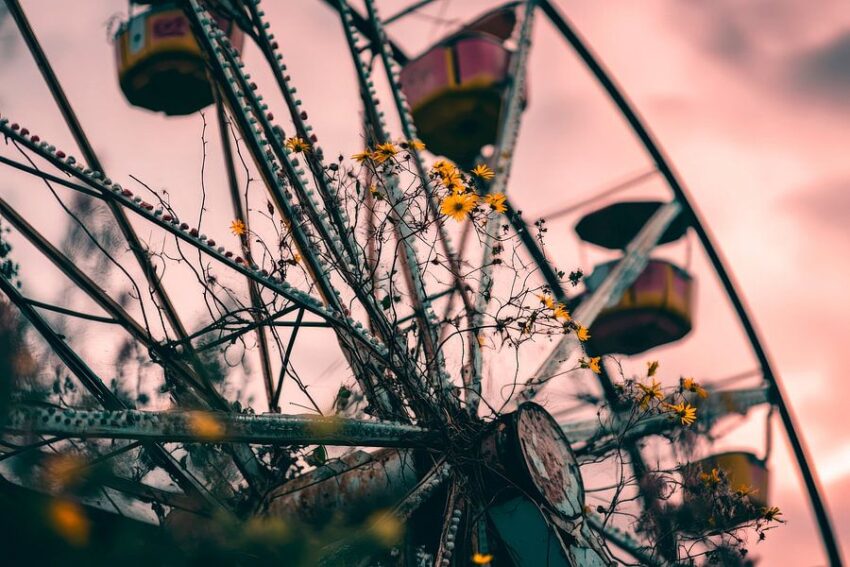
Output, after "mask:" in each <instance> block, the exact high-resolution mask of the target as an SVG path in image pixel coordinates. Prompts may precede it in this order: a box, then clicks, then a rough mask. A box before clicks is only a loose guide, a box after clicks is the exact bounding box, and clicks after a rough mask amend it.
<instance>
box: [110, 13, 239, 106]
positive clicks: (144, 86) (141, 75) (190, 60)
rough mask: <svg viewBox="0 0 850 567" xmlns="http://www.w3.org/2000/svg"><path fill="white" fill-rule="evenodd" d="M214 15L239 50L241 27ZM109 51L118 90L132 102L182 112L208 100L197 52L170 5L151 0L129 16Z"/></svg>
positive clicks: (203, 68)
mask: <svg viewBox="0 0 850 567" xmlns="http://www.w3.org/2000/svg"><path fill="white" fill-rule="evenodd" d="M215 19H216V22H217V23H218V25H219V26H220V27H221V28H222V29H223V30H225V31H226V32H227V34H228V36H229V37H230V41H231V43H232V44H233V45H234V47H236V48H237V49H241V47H242V39H243V36H242V32H241V30H239V28H238V27H237V26H236V25H235V24H234V23H233V22H232V21H230V20H225V19H222V18H215ZM115 53H116V57H117V63H118V81H119V84H120V86H121V90H122V92H123V93H124V96H125V97H126V98H127V101H128V102H129V103H130V104H132V105H133V106H138V107H141V108H147V109H148V110H153V111H154V112H164V113H165V114H167V115H186V114H191V113H193V112H197V111H198V110H200V109H202V108H204V107H206V106H208V105H210V104H212V102H213V93H212V90H211V89H210V84H209V81H208V79H207V69H206V63H205V61H204V57H203V54H202V53H201V49H200V47H199V46H198V43H197V42H196V41H195V37H194V35H193V34H192V30H191V28H190V26H189V21H188V20H187V19H186V16H185V15H184V14H183V11H182V10H181V9H180V8H179V7H177V6H176V5H175V4H173V3H169V2H162V3H155V5H154V6H151V7H150V8H147V9H145V10H144V11H143V12H140V13H138V14H135V15H133V16H131V17H130V19H129V20H128V21H127V22H124V23H123V24H122V25H121V27H120V28H119V29H118V32H117V33H116V35H115Z"/></svg>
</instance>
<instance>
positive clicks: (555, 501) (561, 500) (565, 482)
mask: <svg viewBox="0 0 850 567" xmlns="http://www.w3.org/2000/svg"><path fill="white" fill-rule="evenodd" d="M514 424H515V425H514V426H515V431H516V440H517V443H518V448H519V455H520V457H521V461H522V465H523V468H524V469H525V473H526V475H527V476H528V479H529V481H530V484H531V487H532V488H533V489H534V490H535V491H536V492H537V493H538V496H540V497H541V498H542V499H543V500H544V501H545V502H547V503H548V504H549V506H551V507H552V508H553V509H554V510H556V511H557V512H559V513H560V514H562V515H563V516H564V517H565V518H567V519H571V518H575V517H577V516H579V515H581V514H582V511H583V507H584V486H583V484H582V481H581V473H580V472H579V466H578V461H576V458H575V455H574V454H573V451H572V448H571V447H570V444H569V441H568V440H567V437H566V435H565V434H564V432H563V431H562V430H561V428H560V426H558V423H557V422H556V421H555V419H554V418H553V417H552V416H551V415H550V414H549V412H547V411H546V410H544V409H543V408H542V407H541V406H539V405H537V404H534V403H526V404H523V405H522V406H520V407H519V409H517V411H516V413H515V414H514Z"/></svg>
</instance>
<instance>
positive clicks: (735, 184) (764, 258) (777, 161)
mask: <svg viewBox="0 0 850 567" xmlns="http://www.w3.org/2000/svg"><path fill="white" fill-rule="evenodd" d="M409 2H410V0H380V1H379V3H378V5H379V6H380V7H382V13H383V14H384V15H386V14H390V13H393V12H395V11H396V10H397V9H399V8H400V7H402V6H405V5H406V4H408V3H409ZM557 3H558V4H559V5H560V7H561V8H562V9H563V11H564V12H565V13H566V14H567V16H568V17H569V18H570V19H571V20H572V21H573V22H574V23H575V24H576V25H577V27H578V29H579V30H580V31H581V33H582V34H583V35H584V36H585V37H586V38H587V39H588V41H589V43H590V44H591V45H592V46H593V47H594V48H595V49H596V51H597V52H598V53H599V55H600V56H601V58H602V59H603V60H604V61H605V62H606V64H607V65H608V67H609V68H610V69H611V70H612V72H613V73H614V75H615V76H616V77H617V79H618V80H619V82H620V83H621V84H622V86H623V87H624V88H625V90H626V92H627V93H628V94H629V96H630V97H631V99H632V100H633V101H634V103H635V104H636V106H637V108H638V109H639V110H640V112H641V113H642V114H643V115H644V117H645V118H646V119H647V121H648V123H649V124H650V126H651V128H652V130H653V131H654V132H655V134H656V135H657V137H658V138H659V140H660V141H661V143H662V145H663V146H664V147H665V149H666V150H667V152H668V154H669V155H670V157H671V158H672V160H673V162H674V163H675V165H676V166H677V168H678V169H679V171H680V173H681V175H682V177H683V179H684V180H685V182H686V184H687V185H688V186H689V187H690V190H691V193H692V195H693V197H694V199H695V202H696V204H697V206H698V207H699V208H700V210H701V211H702V213H703V216H704V218H705V219H706V221H707V222H708V224H709V226H710V228H711V230H712V232H713V233H714V235H715V237H716V240H717V242H718V244H719V245H720V248H721V249H722V250H723V252H724V253H725V256H726V258H727V259H728V264H729V267H730V268H731V270H732V272H733V273H734V274H735V276H736V277H737V280H738V282H739V284H740V291H741V292H742V293H743V295H744V296H745V297H746V298H747V299H748V301H749V304H750V307H751V311H752V314H753V315H754V317H755V319H756V321H757V322H758V324H759V327H760V329H761V331H762V335H763V338H764V340H765V343H766V345H767V346H768V348H769V350H770V351H771V352H772V354H773V357H774V359H775V362H776V365H777V369H778V371H779V374H780V375H781V376H782V378H783V382H784V385H785V389H786V391H787V393H788V396H789V401H790V403H791V405H792V406H793V408H794V410H795V413H796V414H797V416H798V420H799V423H800V430H801V432H802V434H803V435H804V437H805V439H806V441H807V442H808V445H809V448H810V450H811V455H812V457H813V460H814V462H815V464H816V466H817V468H818V470H819V472H820V475H821V479H822V483H823V487H824V491H825V493H826V496H827V497H828V499H829V505H830V509H831V511H832V517H833V521H834V524H835V527H836V530H837V535H838V538H839V541H844V542H846V541H848V540H850V511H848V510H850V436H848V435H847V433H846V431H847V427H846V409H845V400H846V399H848V395H849V394H850V385H847V384H844V380H843V379H842V378H841V376H843V375H844V374H845V369H844V366H843V362H844V360H845V357H846V355H845V350H846V347H845V345H844V340H845V339H846V338H847V337H848V336H850V328H848V327H850V324H848V321H850V302H848V301H847V298H846V290H847V289H850V262H848V261H847V259H846V256H845V254H846V253H847V252H848V251H850V161H848V159H847V148H848V147H850V10H848V9H847V6H846V2H840V1H838V0H823V1H822V2H818V3H817V8H816V9H813V5H812V3H809V2H801V1H798V2H793V1H791V0H774V1H771V2H767V1H766V0H747V1H745V2H741V1H740V0H715V1H713V2H688V1H684V0H644V1H642V2H639V3H638V2H628V1H624V0H617V1H613V0H612V1H609V2H604V3H602V2H574V1H566V0H558V2H557ZM265 4H267V6H265V8H266V10H267V11H268V12H269V15H270V19H271V23H272V29H273V31H274V32H275V33H276V35H277V37H278V40H279V42H280V44H281V47H282V51H283V53H284V54H285V57H286V62H287V64H288V65H289V67H290V73H291V74H292V76H293V79H294V81H295V83H296V84H297V85H298V88H299V96H301V98H302V99H303V100H304V101H305V105H306V108H307V110H308V112H309V113H310V119H311V122H312V123H313V125H314V126H315V128H316V132H317V133H318V135H319V137H320V141H321V142H322V145H323V147H324V148H325V151H326V152H328V153H329V154H331V155H332V154H334V153H336V152H338V151H339V152H342V153H343V154H345V155H350V154H351V153H353V152H354V151H357V150H359V149H360V142H359V129H358V128H359V117H358V114H357V108H358V105H357V94H356V91H355V88H354V78H353V73H352V70H351V67H350V63H349V62H348V60H347V59H346V58H347V54H346V52H345V50H344V46H343V43H342V36H341V33H340V26H339V22H338V21H337V19H336V18H335V16H334V14H333V13H332V12H331V11H330V10H329V9H327V8H326V7H325V6H324V5H323V4H322V3H321V2H319V1H318V0H311V1H307V0H298V1H297V2H271V1H269V0H267V2H266V3H265ZM23 5H24V8H25V9H26V10H27V13H28V15H29V16H30V18H31V20H32V24H33V27H34V28H35V30H36V32H37V33H38V34H39V36H40V38H41V40H42V41H43V44H44V47H45V49H46V51H47V53H48V55H49V56H50V58H51V60H52V62H53V64H54V66H55V68H56V70H57V72H58V74H59V76H60V79H62V81H63V84H64V86H65V88H66V90H67V92H68V95H69V97H70V99H71V100H72V101H73V103H74V106H75V109H76V110H77V112H78V113H79V116H80V119H81V121H82V123H83V124H84V126H85V127H86V130H87V132H88V134H89V136H90V138H91V139H92V141H93V143H94V145H95V147H96V149H97V151H98V152H99V153H100V154H101V157H102V159H103V161H104V162H105V163H106V164H107V168H108V169H109V170H110V171H113V172H120V173H121V174H126V173H132V174H134V175H136V176H138V177H140V178H141V179H144V180H145V181H146V182H148V183H150V184H152V185H153V186H156V187H169V188H172V198H173V201H174V202H175V204H176V205H175V207H176V209H177V210H178V211H185V212H192V213H194V212H195V211H197V209H198V206H199V202H200V201H199V197H198V194H197V192H190V191H187V190H185V189H182V188H188V187H196V186H197V179H198V171H199V170H200V130H201V119H200V118H199V117H198V116H197V115H196V116H190V117H185V118H173V119H165V118H163V117H161V116H154V115H151V114H150V113H147V112H145V111H141V110H138V109H132V108H130V107H128V106H127V105H126V103H125V102H124V100H123V98H122V96H121V94H120V92H119V90H118V87H117V81H116V78H115V70H114V59H113V53H112V47H111V46H110V45H109V43H108V41H107V32H106V25H107V22H108V20H109V19H110V17H112V16H114V15H119V14H122V13H123V12H124V11H125V10H126V2H123V1H121V0H97V1H94V0H91V1H89V2H85V3H73V4H64V3H56V2H53V1H51V0H29V1H25V2H23ZM490 5H493V3H492V2H486V1H483V0H475V1H471V0H468V1H464V2H459V1H455V2H445V0H443V1H438V2H436V3H435V4H434V5H433V6H432V7H429V8H428V9H427V10H425V13H426V14H430V15H440V16H441V17H443V18H447V19H451V18H461V19H462V18H466V17H468V16H471V15H474V14H476V13H478V12H480V11H481V10H482V9H483V8H484V7H486V6H490ZM444 9H445V11H443V10H444ZM11 24H12V22H10V21H5V22H2V21H0V61H2V64H0V112H2V114H4V115H10V116H13V117H14V118H15V119H17V120H19V121H20V122H21V123H22V124H25V125H27V126H28V127H29V128H30V130H32V131H33V132H37V133H39V134H41V135H42V137H44V138H47V139H50V140H51V141H53V142H54V143H56V145H57V146H59V147H64V148H72V147H73V145H72V142H71V139H70V136H69V135H68V134H67V132H66V131H65V129H64V126H63V124H62V122H61V120H60V117H59V115H58V113H57V112H56V111H55V110H54V107H53V105H52V102H51V100H50V98H49V93H48V92H47V90H46V89H45V88H44V86H43V85H42V83H41V81H40V77H39V75H38V73H37V70H36V69H35V66H34V65H33V64H32V61H31V59H30V58H29V55H28V54H27V53H26V51H25V49H24V46H23V45H22V44H21V43H20V41H19V40H18V39H17V37H16V32H15V29H14V26H13V25H11ZM448 29H450V28H449V27H440V26H439V25H437V24H434V23H433V21H432V20H431V19H427V18H410V19H409V20H407V21H405V22H402V23H400V24H398V25H396V26H393V27H392V28H390V31H391V33H392V34H394V35H395V36H396V37H399V38H403V41H401V44H402V46H404V47H405V49H406V50H407V51H408V53H411V54H416V53H418V52H420V51H421V49H423V48H424V47H425V46H426V45H427V44H428V43H429V42H430V41H433V40H434V39H437V38H438V37H439V36H440V35H441V34H442V33H444V32H445V31H448ZM246 62H247V64H248V66H249V67H251V66H252V64H253V66H254V68H256V69H258V68H259V67H258V65H257V63H258V57H257V53H256V52H254V51H253V50H249V51H248V52H247V54H246ZM530 65H531V67H530V81H531V83H530V89H531V105H530V107H529V109H528V111H527V113H526V117H525V122H524V124H523V129H522V131H521V137H520V145H519V150H518V152H517V159H516V170H515V172H514V175H513V176H512V183H511V189H510V193H511V195H512V197H513V198H514V199H516V201H517V202H518V203H519V205H520V208H523V209H525V210H527V211H528V212H529V213H537V212H543V211H546V210H550V209H553V208H558V206H560V205H568V204H570V203H571V202H574V201H578V200H580V199H582V198H584V197H586V196H588V195H589V194H590V193H591V192H592V191H594V190H595V189H597V188H602V187H604V186H606V185H607V184H610V183H611V182H612V181H616V180H619V179H622V178H624V177H626V176H628V175H629V174H630V173H632V172H635V171H640V170H642V169H643V168H644V167H646V161H645V157H644V156H643V154H642V153H641V151H640V148H639V147H638V146H637V145H636V143H635V141H634V140H633V139H632V138H631V136H630V134H629V132H628V131H627V130H626V128H625V127H624V125H623V124H622V123H621V121H620V120H619V117H618V116H617V115H616V113H615V111H614V109H613V106H612V105H611V104H610V103H609V102H608V101H607V100H606V99H605V98H604V96H603V95H602V93H601V91H599V90H598V88H596V87H595V85H594V84H593V82H592V81H591V79H590V78H589V76H588V74H587V73H586V72H585V71H584V70H583V69H582V67H581V66H580V64H579V63H578V62H577V61H576V59H575V57H574V56H572V55H571V54H570V53H569V52H568V51H567V48H566V47H565V45H564V44H563V42H562V41H561V40H560V39H559V38H558V37H556V36H555V34H554V33H553V30H552V28H551V27H550V26H549V25H548V23H547V22H546V21H545V20H544V19H543V18H542V17H541V18H540V19H539V20H538V23H537V28H536V32H535V48H534V51H533V54H532V57H531V63H530ZM257 76H258V77H257V78H258V82H259V83H260V86H261V90H262V87H263V85H264V84H268V81H267V77H265V76H264V74H263V73H261V72H258V73H257ZM267 92H268V91H267ZM279 114H283V112H282V110H281V111H280V112H279ZM215 147H216V146H215V144H214V143H211V146H210V148H211V150H210V151H211V153H212V152H214V150H215ZM74 153H78V152H74ZM115 176H116V175H113V177H115ZM207 176H208V179H207V183H208V191H210V193H211V194H212V195H216V194H218V195H224V193H223V192H222V191H223V190H224V189H223V188H224V182H223V179H222V177H221V169H220V166H219V165H217V164H215V163H213V164H211V165H210V169H209V170H208V173H207ZM0 191H2V192H3V196H4V198H6V199H8V200H9V201H10V202H12V203H13V204H14V205H15V206H17V207H20V209H21V210H22V212H24V213H25V214H30V215H33V216H35V217H36V218H42V219H46V218H50V217H47V216H46V214H45V213H44V212H43V207H44V203H43V202H41V201H38V200H37V199H34V198H32V197H31V195H34V194H36V191H41V188H36V187H34V186H33V184H32V183H29V182H24V178H23V177H21V176H18V175H17V174H10V175H8V176H7V175H6V171H5V170H4V175H3V176H0ZM216 191H219V193H215V192H216ZM648 191H650V192H651V191H654V192H655V193H654V194H659V193H658V188H657V187H654V188H653V187H650V189H648V190H645V191H643V193H641V192H639V191H638V192H635V193H633V194H632V195H633V196H640V195H645V194H649V193H648ZM37 194H38V195H42V193H37ZM208 205H209V208H210V211H209V216H208V217H207V220H206V221H205V222H208V223H210V225H209V226H210V227H211V228H209V231H210V234H211V235H216V237H217V238H218V237H223V238H226V236H225V235H226V225H227V222H228V219H229V218H230V214H229V212H228V207H226V206H224V205H222V206H219V207H217V206H216V201H215V200H214V199H213V201H212V204H211V205H210V203H209V202H208ZM184 214H186V213H184ZM573 221H574V219H569V220H565V221H563V222H561V223H553V226H552V227H550V242H551V244H552V247H553V248H552V252H553V255H554V257H555V258H556V259H558V261H559V263H560V264H562V265H567V266H574V265H579V264H581V265H582V266H584V267H585V269H586V270H588V269H589V268H590V264H589V263H586V262H588V259H587V258H588V257H589V258H590V259H591V260H592V259H593V258H594V257H595V256H594V255H593V254H594V253H593V252H592V251H588V249H587V248H586V247H585V248H584V249H580V248H579V247H578V246H577V243H576V242H575V239H574V238H573V237H572V235H571V233H570V232H569V231H568V229H569V228H570V226H571V223H572V222H573ZM216 227H217V228H216ZM39 228H41V229H42V230H44V231H45V232H46V233H47V234H48V235H49V236H51V237H53V238H58V237H60V236H61V235H62V234H63V232H64V229H63V227H62V226H60V225H58V224H57V223H53V224H51V223H50V222H43V223H42V226H40V227H39ZM142 235H143V236H147V234H145V233H144V232H142ZM21 250H24V247H23V245H21ZM669 254H670V255H671V257H674V258H677V259H678V260H679V261H682V260H683V258H684V257H685V252H684V248H683V247H679V248H674V249H673V250H671V251H670V252H669ZM18 260H19V261H20V263H21V264H22V266H23V280H24V282H25V284H26V286H27V288H28V289H29V290H31V291H33V294H34V295H35V296H36V297H42V298H52V297H55V294H54V291H55V290H54V288H55V280H51V279H50V278H40V277H37V276H36V275H35V274H34V272H35V273H39V272H38V270H35V269H30V268H27V266H28V262H29V261H30V260H32V262H34V263H37V262H38V261H37V260H36V259H31V258H29V257H18ZM692 267H693V271H695V272H696V273H697V275H698V276H699V277H700V286H699V294H700V297H699V306H698V313H697V317H698V320H697V321H698V328H697V331H696V332H695V333H694V336H693V337H692V338H689V339H688V340H687V341H684V343H683V344H682V345H678V346H677V347H675V348H665V349H659V352H658V354H654V353H650V354H648V355H646V357H642V358H640V359H639V360H638V363H640V364H642V361H643V360H644V359H645V358H647V357H655V358H659V359H660V360H662V361H663V364H664V366H665V368H671V369H675V372H681V373H688V374H693V375H700V376H705V377H707V378H719V377H723V376H726V375H729V374H734V373H735V372H738V371H741V370H749V369H751V368H753V367H754V363H753V362H752V359H751V358H748V352H747V350H746V346H745V345H743V344H742V342H741V333H740V331H739V330H738V329H737V327H736V326H735V324H734V320H733V319H732V317H731V316H730V314H729V313H728V306H727V305H726V304H725V303H724V302H723V300H722V296H721V295H720V293H719V291H718V289H717V285H716V282H714V281H713V279H712V276H711V274H710V272H708V271H707V269H706V267H705V263H704V261H703V260H702V259H701V258H700V257H699V255H698V254H695V256H694V260H693V264H692ZM317 343H318V341H317ZM320 352H321V345H320V344H316V345H315V353H320ZM761 421H762V420H755V419H754V420H752V422H751V423H748V424H747V425H746V427H743V428H742V429H741V430H740V432H739V433H737V434H736V436H733V438H732V439H733V441H732V443H731V444H733V445H737V446H744V447H754V448H758V447H760V446H761V436H762V433H761V426H762V423H761ZM777 423H778V422H777ZM776 439H777V440H778V441H779V443H778V445H777V447H776V448H775V451H774V454H773V459H772V469H773V473H774V474H773V487H772V496H771V499H772V500H773V501H774V502H775V503H776V504H777V505H779V506H780V507H782V508H783V510H784V511H785V517H786V518H787V519H788V525H787V526H786V527H784V528H781V529H780V530H777V531H775V532H772V533H771V534H770V537H768V541H767V542H765V543H763V544H761V545H759V546H753V547H754V549H753V553H755V554H758V555H760V556H761V557H762V558H763V562H762V564H764V565H806V566H808V565H823V564H825V560H824V558H823V555H822V551H821V548H820V546H819V542H818V539H817V535H816V532H815V531H814V528H813V519H812V517H811V515H810V513H809V511H808V508H807V504H806V502H805V500H804V498H803V496H802V493H801V491H800V484H799V479H798V476H797V475H796V473H795V472H794V469H793V468H792V466H791V464H790V461H789V457H788V454H787V451H786V447H785V442H784V437H783V436H782V434H781V433H780V432H778V430H777V435H776Z"/></svg>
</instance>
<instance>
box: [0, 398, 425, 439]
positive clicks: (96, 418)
mask: <svg viewBox="0 0 850 567" xmlns="http://www.w3.org/2000/svg"><path fill="white" fill-rule="evenodd" d="M5 428H6V429H7V430H10V431H15V432H31V433H38V434H49V435H64V436H66V437H76V438H82V439H87V438H109V439H140V440H145V441H156V442H162V443H169V442H182V441H188V442H191V441H197V442H213V443H259V444H279V445H317V444H323V445H345V446H365V447H436V446H439V438H438V436H437V435H436V434H435V433H432V432H431V431H429V430H427V429H423V428H421V427H416V426H412V425H399V424H394V423H381V422H376V421H360V420H356V419H346V418H338V417H322V416H306V415H305V416H302V415H280V414H263V415H254V414H234V413H226V412H206V411H161V412H148V411H138V410H119V411H101V410H75V409H59V408H52V407H51V408H42V407H26V406H24V407H20V406H19V407H16V408H13V409H12V410H11V411H10V412H9V418H8V421H7V424H6V426H5Z"/></svg>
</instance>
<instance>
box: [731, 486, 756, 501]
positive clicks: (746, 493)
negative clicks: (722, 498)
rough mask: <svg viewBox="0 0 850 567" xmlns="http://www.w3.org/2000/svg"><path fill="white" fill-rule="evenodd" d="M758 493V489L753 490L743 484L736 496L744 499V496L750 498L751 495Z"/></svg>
mask: <svg viewBox="0 0 850 567" xmlns="http://www.w3.org/2000/svg"><path fill="white" fill-rule="evenodd" d="M757 492H758V489H756V488H753V487H752V486H750V485H749V484H742V485H741V486H739V487H738V488H737V490H735V494H736V495H737V496H740V497H741V498H743V497H744V496H749V495H751V494H755V493H757Z"/></svg>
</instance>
